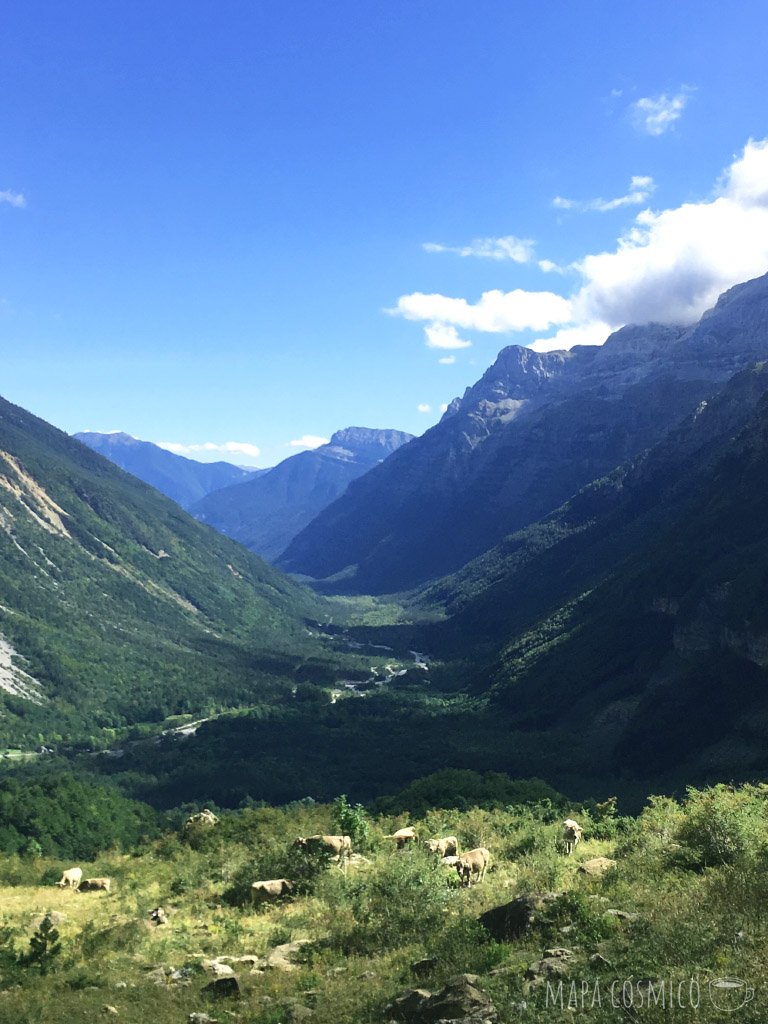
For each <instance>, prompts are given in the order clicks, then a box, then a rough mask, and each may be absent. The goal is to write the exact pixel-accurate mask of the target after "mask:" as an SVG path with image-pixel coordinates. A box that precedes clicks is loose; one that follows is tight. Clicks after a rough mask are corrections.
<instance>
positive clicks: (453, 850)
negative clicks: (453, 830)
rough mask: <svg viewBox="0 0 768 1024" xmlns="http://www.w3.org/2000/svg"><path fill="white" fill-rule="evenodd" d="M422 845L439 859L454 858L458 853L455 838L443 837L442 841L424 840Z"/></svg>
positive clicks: (457, 843)
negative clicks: (438, 856)
mask: <svg viewBox="0 0 768 1024" xmlns="http://www.w3.org/2000/svg"><path fill="white" fill-rule="evenodd" d="M424 845H425V846H426V847H427V849H428V850H431V851H432V853H437V854H439V855H440V856H441V857H456V856H457V855H458V852H459V840H458V839H457V838H456V836H445V837H444V838H443V839H425V840H424Z"/></svg>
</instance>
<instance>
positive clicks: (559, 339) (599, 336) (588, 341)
mask: <svg viewBox="0 0 768 1024" xmlns="http://www.w3.org/2000/svg"><path fill="white" fill-rule="evenodd" d="M610 333H611V327H610V324H606V323H603V322H602V321H600V320H595V321H594V322H592V323H586V324H580V325H579V326H578V327H563V328H562V329H561V330H559V331H558V332H557V333H556V334H553V335H552V337H551V338H537V339H536V341H534V343H533V344H532V345H531V346H530V347H531V348H532V349H533V351H534V352H557V351H559V350H560V349H564V348H573V346H574V345H602V344H603V342H604V341H605V339H606V338H607V337H608V335H609V334H610Z"/></svg>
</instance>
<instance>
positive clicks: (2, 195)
mask: <svg viewBox="0 0 768 1024" xmlns="http://www.w3.org/2000/svg"><path fill="white" fill-rule="evenodd" d="M0 203H8V205H9V206H15V207H16V208H17V209H21V208H22V207H24V206H26V205H27V200H26V199H25V198H24V196H23V195H22V194H21V192H10V191H8V190H7V189H6V190H5V191H3V192H0Z"/></svg>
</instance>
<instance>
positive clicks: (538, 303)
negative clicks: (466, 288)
mask: <svg viewBox="0 0 768 1024" xmlns="http://www.w3.org/2000/svg"><path fill="white" fill-rule="evenodd" d="M389 312H391V313H393V314H395V315H400V316H403V317H405V319H406V320H429V321H431V323H432V324H433V326H434V325H445V324H453V325H455V326H456V327H464V328H466V329H469V330H473V329H474V330H476V331H486V332H488V333H490V334H503V333H505V332H507V331H523V330H525V329H526V328H528V327H530V328H532V329H533V330H536V331H544V330H546V329H547V328H548V327H551V326H552V325H553V324H561V323H566V322H567V321H568V320H570V319H571V304H570V302H569V301H568V299H564V298H563V297H562V295H555V293H554V292H526V291H523V290H522V289H520V288H516V289H515V290H514V291H511V292H502V291H499V289H494V290H493V291H489V292H483V294H482V295H481V296H480V298H479V299H478V301H477V302H475V303H471V302H467V300H466V299H453V298H450V297H449V296H447V295H425V294H424V292H413V293H412V294H411V295H401V297H400V298H399V299H398V300H397V306H396V307H395V309H393V310H390V311H389ZM427 344H429V340H428V341H427ZM431 347H435V348H437V347H443V348H457V347H460V348H465V347H466V344H464V345H460V346H457V345H442V346H436V345H432V346H431Z"/></svg>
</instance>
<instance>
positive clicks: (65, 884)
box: [56, 868, 83, 889]
mask: <svg viewBox="0 0 768 1024" xmlns="http://www.w3.org/2000/svg"><path fill="white" fill-rule="evenodd" d="M82 878H83V869H82V868H67V870H66V871H65V872H64V874H63V875H62V876H61V878H60V879H59V881H58V882H57V883H56V885H58V887H59V888H60V889H67V888H69V889H79V888H80V882H81V881H82Z"/></svg>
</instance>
